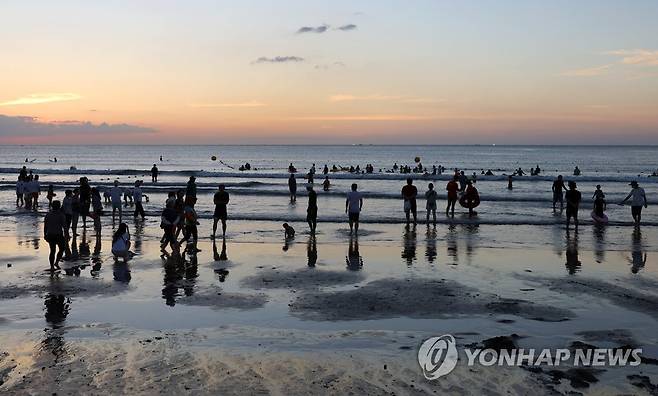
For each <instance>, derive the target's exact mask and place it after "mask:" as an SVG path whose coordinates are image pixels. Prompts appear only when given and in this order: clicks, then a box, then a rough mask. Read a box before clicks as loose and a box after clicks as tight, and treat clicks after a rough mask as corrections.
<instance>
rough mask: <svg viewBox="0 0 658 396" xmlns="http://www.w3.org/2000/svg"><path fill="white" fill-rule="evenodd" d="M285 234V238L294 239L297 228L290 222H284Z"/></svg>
mask: <svg viewBox="0 0 658 396" xmlns="http://www.w3.org/2000/svg"><path fill="white" fill-rule="evenodd" d="M283 236H284V238H285V239H293V238H294V237H295V229H294V228H292V226H291V225H290V224H288V223H283Z"/></svg>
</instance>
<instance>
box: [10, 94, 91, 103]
mask: <svg viewBox="0 0 658 396" xmlns="http://www.w3.org/2000/svg"><path fill="white" fill-rule="evenodd" d="M81 98H82V96H80V95H78V94H75V93H35V94H30V95H27V96H23V97H20V98H16V99H12V100H8V101H6V102H0V106H20V105H32V104H41V103H52V102H65V101H69V100H79V99H81Z"/></svg>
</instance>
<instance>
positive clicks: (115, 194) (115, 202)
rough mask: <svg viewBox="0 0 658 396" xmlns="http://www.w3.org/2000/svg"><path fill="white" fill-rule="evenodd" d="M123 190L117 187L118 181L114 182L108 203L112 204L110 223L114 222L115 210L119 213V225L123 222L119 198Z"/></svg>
mask: <svg viewBox="0 0 658 396" xmlns="http://www.w3.org/2000/svg"><path fill="white" fill-rule="evenodd" d="M122 195H123V189H122V188H121V187H119V181H118V180H115V181H114V187H112V188H111V189H110V201H111V202H112V223H114V221H115V216H116V213H117V210H118V211H119V223H121V222H123V208H122V206H121V196H122Z"/></svg>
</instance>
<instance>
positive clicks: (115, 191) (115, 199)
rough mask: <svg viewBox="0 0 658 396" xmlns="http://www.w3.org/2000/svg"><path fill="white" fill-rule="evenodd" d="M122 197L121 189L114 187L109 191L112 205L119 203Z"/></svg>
mask: <svg viewBox="0 0 658 396" xmlns="http://www.w3.org/2000/svg"><path fill="white" fill-rule="evenodd" d="M122 195H123V189H122V188H121V187H119V186H116V187H112V188H111V189H110V197H112V203H121V196H122Z"/></svg>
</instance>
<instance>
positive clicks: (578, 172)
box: [573, 166, 580, 176]
mask: <svg viewBox="0 0 658 396" xmlns="http://www.w3.org/2000/svg"><path fill="white" fill-rule="evenodd" d="M573 175H574V176H580V168H578V166H576V167H575V168H574V169H573Z"/></svg>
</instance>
